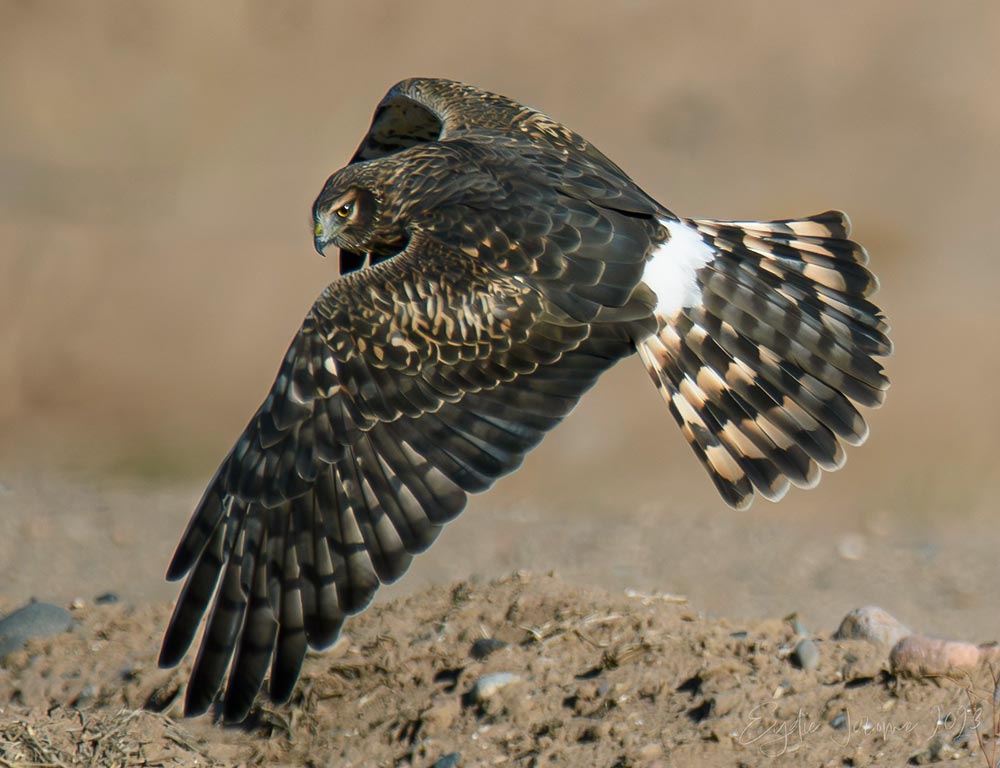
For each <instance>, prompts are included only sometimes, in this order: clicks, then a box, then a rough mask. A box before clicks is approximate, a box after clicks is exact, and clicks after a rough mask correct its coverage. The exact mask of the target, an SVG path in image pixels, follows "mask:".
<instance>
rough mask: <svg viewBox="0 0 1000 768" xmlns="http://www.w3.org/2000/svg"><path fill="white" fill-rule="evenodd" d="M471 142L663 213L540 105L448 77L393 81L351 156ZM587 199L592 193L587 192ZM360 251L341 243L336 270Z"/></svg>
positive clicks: (628, 206)
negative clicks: (493, 145) (514, 153)
mask: <svg viewBox="0 0 1000 768" xmlns="http://www.w3.org/2000/svg"><path fill="white" fill-rule="evenodd" d="M466 140H468V141H476V142H487V143H488V142H490V141H497V142H501V143H507V144H510V143H513V144H516V145H517V150H518V154H519V155H520V156H521V159H522V160H525V159H527V160H530V162H532V163H534V164H536V165H537V168H538V169H539V170H543V169H544V167H545V166H546V165H555V166H557V167H556V168H554V169H553V175H555V174H558V175H563V176H569V177H574V178H572V180H573V181H575V182H576V183H577V184H578V186H580V187H590V190H589V191H590V192H591V193H593V194H594V195H598V196H600V195H605V196H608V197H609V198H614V199H612V200H608V201H607V202H609V203H611V204H612V205H617V206H618V207H619V209H621V210H628V211H632V212H636V213H645V214H653V213H656V212H659V213H661V214H662V213H664V211H663V209H662V208H661V207H660V206H659V204H658V203H656V202H655V201H654V200H652V199H651V198H649V197H648V196H647V195H646V194H645V193H644V192H642V190H640V189H639V188H638V187H636V186H635V185H634V184H632V183H631V182H630V181H629V180H628V175H627V174H626V173H625V172H624V171H622V170H621V168H619V167H618V166H617V165H616V164H615V163H613V162H612V161H611V160H609V159H608V158H607V157H606V156H605V155H604V154H603V153H602V152H600V151H599V150H598V149H597V148H596V147H594V146H593V145H592V144H591V143H590V142H589V141H587V140H586V139H584V138H583V137H582V136H580V135H579V134H577V133H575V132H574V131H571V130H570V129H568V128H566V127H565V126H563V125H561V124H560V123H558V122H556V121H555V120H553V119H552V118H550V117H549V116H547V115H545V114H543V113H541V112H539V111H538V110H535V109H532V108H531V107H526V106H524V105H523V104H519V103H517V102H516V101H513V100H512V99H508V98H507V97H506V96H501V95H499V94H496V93H490V92H488V91H483V90H480V89H479V88H475V87H473V86H470V85H466V84H464V83H459V82H455V81H453V80H440V79H434V78H410V79H407V80H403V81H401V82H399V83H396V85H394V86H393V87H392V88H390V89H389V91H388V92H387V93H386V95H385V96H384V97H383V98H382V100H381V101H380V102H379V103H378V106H377V107H376V108H375V114H374V115H373V116H372V122H371V125H370V126H369V128H368V131H367V133H365V135H364V137H363V138H362V140H361V144H360V145H359V146H358V148H357V150H356V151H355V152H354V156H353V157H352V158H351V163H352V164H353V163H359V162H363V161H366V160H377V159H379V158H383V157H387V156H388V155H393V154H396V153H397V152H402V151H403V150H407V149H410V148H412V147H415V146H417V145H420V144H428V143H432V142H455V141H466ZM588 199H591V200H592V199H595V198H594V196H593V195H592V196H591V197H589V198H588ZM365 261H366V256H365V254H361V253H354V252H352V251H345V250H343V249H342V250H341V253H340V273H341V274H342V275H345V274H347V273H349V272H353V271H355V270H357V269H360V268H361V267H363V266H364V265H365Z"/></svg>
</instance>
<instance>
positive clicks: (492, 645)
mask: <svg viewBox="0 0 1000 768" xmlns="http://www.w3.org/2000/svg"><path fill="white" fill-rule="evenodd" d="M506 647H507V643H505V642H504V641H503V640H497V639H496V638H495V637H481V638H479V639H478V640H476V641H475V642H474V643H473V644H472V648H471V649H470V650H469V655H470V656H472V658H474V659H479V660H480V661H481V660H482V659H485V658H486V657H487V656H489V655H490V654H491V653H494V652H495V651H499V650H500V649H501V648H506Z"/></svg>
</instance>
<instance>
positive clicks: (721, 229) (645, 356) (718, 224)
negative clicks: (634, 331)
mask: <svg viewBox="0 0 1000 768" xmlns="http://www.w3.org/2000/svg"><path fill="white" fill-rule="evenodd" d="M662 223H663V225H664V227H665V228H666V229H667V231H668V233H669V239H668V240H667V241H666V242H665V243H664V244H663V245H662V246H660V247H659V248H658V249H657V250H656V251H655V252H654V253H653V255H652V258H651V260H650V261H649V262H648V264H647V268H646V273H645V276H644V279H645V282H646V283H647V284H648V285H649V287H651V288H652V289H653V290H654V291H655V292H656V294H657V298H658V303H657V306H656V316H657V322H658V328H659V330H658V331H657V333H655V334H654V335H652V336H650V337H648V338H647V339H645V340H644V341H643V342H641V343H640V345H639V354H640V355H641V357H642V360H643V362H644V363H645V365H646V368H647V370H648V371H649V374H650V376H651V377H652V378H653V381H654V382H655V383H656V385H657V387H658V388H659V390H660V393H661V394H662V396H663V398H664V400H665V401H666V402H667V405H668V406H669V407H670V411H671V413H672V414H673V415H674V418H675V419H676V420H677V423H678V424H679V425H680V427H681V430H682V431H683V433H684V436H685V438H686V439H687V441H688V443H690V445H691V447H692V448H693V449H694V451H695V453H697V454H698V458H699V459H700V460H701V462H702V463H703V464H704V465H705V467H706V469H708V472H709V474H710V475H711V477H712V480H713V482H714V483H715V485H716V487H717V488H718V489H719V492H720V493H721V494H722V496H723V498H724V499H725V500H726V502H727V503H728V504H730V505H731V506H733V507H736V508H737V509H745V508H747V507H749V506H750V503H751V502H752V501H753V495H754V489H756V490H757V491H758V492H759V493H760V494H761V495H762V496H763V497H764V498H766V499H770V500H772V501H776V500H778V499H780V498H781V497H782V496H783V495H784V494H785V493H786V492H787V490H788V488H789V487H790V485H792V484H794V485H796V486H799V487H802V488H809V487H812V486H814V485H815V484H816V483H817V482H818V481H819V476H820V470H821V469H825V470H834V469H838V468H839V467H841V466H842V465H843V463H844V460H845V456H844V449H843V445H842V443H848V444H851V445H858V444H860V443H862V442H863V441H864V440H865V438H866V437H867V435H868V427H867V425H866V424H865V421H864V419H863V418H862V416H861V414H860V413H859V412H858V409H857V406H858V405H863V406H867V407H878V406H879V405H881V404H882V402H883V400H884V398H885V392H886V389H887V388H888V386H889V380H888V379H887V378H886V376H885V373H884V372H883V370H882V366H881V365H880V363H879V362H878V361H877V360H876V359H875V358H878V357H885V356H887V355H889V354H890V352H891V351H892V344H891V342H890V341H889V339H888V337H887V335H886V334H887V332H888V330H889V328H888V325H887V324H886V322H885V319H884V318H883V316H882V313H881V311H880V310H879V308H878V307H876V306H875V305H874V304H872V303H871V302H870V301H868V299H867V297H868V296H870V295H872V294H873V293H875V291H876V290H877V288H878V282H877V280H876V278H875V276H874V275H873V274H872V273H871V272H869V271H868V270H867V269H866V268H865V264H867V261H868V256H867V254H866V252H865V250H864V249H863V248H862V247H861V246H860V245H858V244H857V243H854V242H852V241H851V240H849V239H848V234H849V231H850V222H849V221H848V219H847V216H845V215H844V214H843V213H840V212H839V211H828V212H826V213H822V214H819V215H817V216H812V217H810V218H806V219H801V220H785V221H769V222H748V221H738V222H736V221H713V220H709V219H688V220H665V221H663V222H662Z"/></svg>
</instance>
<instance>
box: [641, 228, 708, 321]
mask: <svg viewBox="0 0 1000 768" xmlns="http://www.w3.org/2000/svg"><path fill="white" fill-rule="evenodd" d="M660 223H661V224H663V226H664V227H666V228H667V231H668V232H669V233H670V239H669V240H667V242H665V243H664V244H663V245H661V246H660V247H659V248H657V249H656V250H655V251H653V256H652V258H651V259H650V260H649V262H648V263H647V264H646V271H645V273H644V274H643V280H644V281H645V282H646V285H648V286H649V287H650V288H652V289H653V292H654V293H655V294H656V299H657V301H656V314H657V315H658V316H660V317H663V318H670V317H673V316H674V315H676V314H677V313H678V312H680V311H681V310H682V309H684V308H686V307H693V306H696V305H698V304H700V303H701V288H700V287H699V285H698V276H697V272H698V270H699V269H701V268H702V267H704V266H705V265H706V264H708V262H710V261H712V259H714V258H715V257H716V255H717V254H716V252H715V249H713V248H712V246H710V245H709V244H708V243H706V242H705V241H704V240H703V239H702V236H701V234H700V233H699V232H698V231H697V230H696V229H694V227H691V226H688V225H687V224H684V223H683V222H680V221H663V220H661V221H660Z"/></svg>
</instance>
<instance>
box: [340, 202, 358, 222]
mask: <svg viewBox="0 0 1000 768" xmlns="http://www.w3.org/2000/svg"><path fill="white" fill-rule="evenodd" d="M353 210H354V203H344V204H343V205H342V206H340V207H339V208H338V209H337V215H338V216H339V217H340V218H342V219H346V218H347V217H348V216H350V215H351V211H353Z"/></svg>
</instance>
